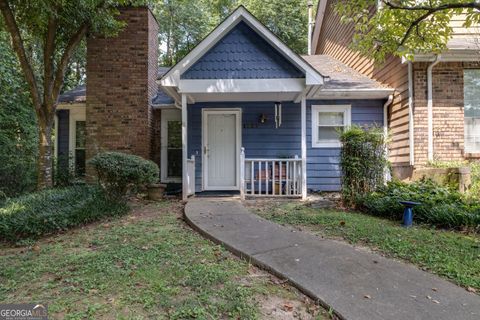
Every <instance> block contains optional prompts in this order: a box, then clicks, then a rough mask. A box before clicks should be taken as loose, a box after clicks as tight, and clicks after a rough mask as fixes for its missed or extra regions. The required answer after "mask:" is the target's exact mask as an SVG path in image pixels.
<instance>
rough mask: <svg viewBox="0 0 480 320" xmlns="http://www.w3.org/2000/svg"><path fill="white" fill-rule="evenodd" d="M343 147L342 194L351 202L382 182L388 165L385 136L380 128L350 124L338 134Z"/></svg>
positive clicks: (347, 201) (344, 198) (348, 203)
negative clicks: (350, 125)
mask: <svg viewBox="0 0 480 320" xmlns="http://www.w3.org/2000/svg"><path fill="white" fill-rule="evenodd" d="M340 141H341V142H342V149H341V153H340V165H341V167H342V198H343V201H344V203H345V204H346V205H353V204H354V202H355V198H356V197H357V196H358V195H360V194H365V193H367V192H371V191H373V190H375V188H376V187H377V186H379V185H382V184H383V182H384V178H385V173H386V170H387V166H388V161H387V157H386V139H385V135H384V133H383V130H381V129H380V128H376V127H373V128H361V127H359V126H352V127H350V128H349V129H347V130H345V131H344V132H343V133H341V134H340Z"/></svg>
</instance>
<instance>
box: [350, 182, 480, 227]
mask: <svg viewBox="0 0 480 320" xmlns="http://www.w3.org/2000/svg"><path fill="white" fill-rule="evenodd" d="M402 200H403V201H405V200H407V201H416V202H420V203H421V205H419V206H417V207H415V208H414V220H415V221H419V222H423V223H429V224H433V225H436V226H439V227H448V228H456V227H463V226H466V227H474V228H477V227H478V226H479V225H480V205H479V203H477V202H469V201H466V200H465V199H464V198H463V196H462V195H461V194H460V193H458V192H457V191H454V190H451V189H449V188H447V187H443V186H440V185H438V184H436V183H434V182H433V181H431V180H422V181H417V182H413V183H410V184H407V183H404V182H400V181H390V182H389V183H388V184H387V185H386V186H380V187H378V188H377V190H376V191H375V192H371V193H369V194H367V195H364V196H359V197H357V205H358V207H359V208H360V209H362V210H364V211H366V212H367V213H370V214H372V215H376V216H381V217H387V218H390V219H396V220H400V219H401V218H402V214H403V208H404V207H403V205H401V204H400V203H399V201H402Z"/></svg>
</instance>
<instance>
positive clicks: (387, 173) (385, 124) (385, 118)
mask: <svg viewBox="0 0 480 320" xmlns="http://www.w3.org/2000/svg"><path fill="white" fill-rule="evenodd" d="M392 102H393V94H390V95H389V96H388V99H387V101H386V102H385V104H384V105H383V134H384V136H385V140H386V139H387V137H388V107H389V106H390V105H391V104H392ZM385 155H386V156H387V158H388V146H387V145H386V144H385ZM390 180H392V176H391V175H390V170H388V169H387V168H386V169H385V182H387V181H390Z"/></svg>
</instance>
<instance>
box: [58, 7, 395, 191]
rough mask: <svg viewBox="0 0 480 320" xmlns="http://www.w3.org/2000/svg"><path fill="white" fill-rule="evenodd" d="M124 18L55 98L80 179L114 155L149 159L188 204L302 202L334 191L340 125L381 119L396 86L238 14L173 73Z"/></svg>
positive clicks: (124, 15) (149, 33) (153, 39)
mask: <svg viewBox="0 0 480 320" xmlns="http://www.w3.org/2000/svg"><path fill="white" fill-rule="evenodd" d="M120 19H122V20H124V21H125V22H127V26H126V28H125V29H124V30H122V31H121V32H120V33H119V35H118V36H117V37H115V38H107V39H104V38H101V37H94V36H89V38H88V41H87V81H86V87H85V86H83V87H79V88H76V89H74V90H72V91H69V92H65V93H64V94H63V95H62V96H61V97H60V101H59V105H58V111H57V117H56V126H55V128H56V136H57V139H56V148H55V150H56V155H57V156H58V157H60V156H66V155H71V157H72V164H73V165H74V166H75V169H76V170H77V172H78V173H80V174H83V173H84V172H85V163H86V159H89V158H91V157H92V156H94V155H95V154H96V153H98V152H100V151H111V150H115V151H121V152H127V153H133V154H137V155H140V156H142V157H144V158H149V159H152V160H153V161H155V162H156V163H157V164H158V165H159V166H160V171H161V175H160V177H159V179H160V181H161V182H166V183H181V184H182V189H183V196H184V198H185V197H187V195H190V194H195V193H199V192H211V191H214V192H227V191H228V192H239V193H240V194H241V195H250V196H265V195H269V196H289V197H291V196H296V197H305V196H306V195H307V192H308V191H337V190H339V188H340V180H341V170H340V166H339V161H340V160H339V154H340V141H339V138H338V134H337V130H338V129H342V128H346V127H348V126H349V125H351V124H358V125H377V126H383V125H384V123H385V120H384V118H385V114H384V106H385V103H386V102H387V101H388V97H389V95H391V94H392V93H393V89H392V88H390V87H388V86H386V85H383V84H381V83H379V82H378V81H375V80H372V79H369V78H368V77H367V76H365V75H362V74H361V73H360V72H358V71H355V70H354V69H352V68H350V67H349V66H347V65H345V64H344V63H342V62H341V61H339V60H337V59H334V58H333V57H331V56H328V55H312V56H299V55H298V54H296V53H295V52H293V51H292V50H291V49H290V48H288V46H286V45H285V44H284V43H283V42H282V41H280V40H279V39H278V38H277V37H276V36H275V35H274V34H273V33H272V32H271V31H270V30H268V28H267V27H265V26H264V25H263V24H261V23H260V22H259V21H258V20H257V19H256V18H255V17H254V16H253V15H252V14H250V13H249V12H248V11H247V10H246V9H245V8H244V7H239V8H238V9H237V10H235V11H234V12H233V13H232V14H231V15H230V16H228V17H227V18H226V19H225V20H224V21H223V22H222V23H220V24H219V25H218V26H217V27H216V28H215V29H214V30H213V31H212V32H211V33H210V34H209V35H208V36H207V37H206V38H205V39H204V40H202V41H201V42H200V43H199V44H198V45H197V46H196V47H195V48H194V49H193V50H192V51H191V52H189V53H188V54H187V55H186V56H185V57H184V58H183V59H182V60H181V61H180V62H179V63H177V64H176V65H175V66H173V67H171V68H162V67H160V68H159V67H158V66H157V61H158V56H157V54H158V53H157V52H158V25H157V22H156V21H155V18H154V17H153V15H152V13H151V12H150V11H149V10H148V9H147V8H126V9H122V10H121V15H120ZM86 171H87V174H88V173H89V169H88V168H86Z"/></svg>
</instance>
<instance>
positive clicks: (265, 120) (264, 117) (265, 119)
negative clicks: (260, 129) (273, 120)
mask: <svg viewBox="0 0 480 320" xmlns="http://www.w3.org/2000/svg"><path fill="white" fill-rule="evenodd" d="M258 121H259V122H260V123H265V122H267V116H266V115H265V113H262V114H261V115H260V118H258Z"/></svg>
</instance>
